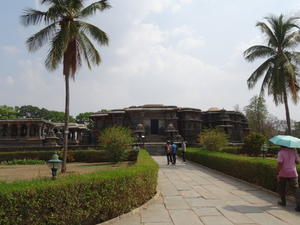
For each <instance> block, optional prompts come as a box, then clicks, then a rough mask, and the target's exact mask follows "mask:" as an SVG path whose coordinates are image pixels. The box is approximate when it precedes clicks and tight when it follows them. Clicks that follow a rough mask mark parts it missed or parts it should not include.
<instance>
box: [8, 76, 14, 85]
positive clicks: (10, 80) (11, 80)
mask: <svg viewBox="0 0 300 225" xmlns="http://www.w3.org/2000/svg"><path fill="white" fill-rule="evenodd" d="M6 83H7V84H13V83H14V79H13V78H12V77H11V76H7V77H6Z"/></svg>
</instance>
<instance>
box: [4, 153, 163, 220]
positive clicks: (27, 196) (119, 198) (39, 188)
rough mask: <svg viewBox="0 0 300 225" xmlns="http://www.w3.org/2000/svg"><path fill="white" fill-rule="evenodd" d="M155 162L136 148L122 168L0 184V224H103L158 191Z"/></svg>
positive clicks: (136, 205) (140, 203)
mask: <svg viewBox="0 0 300 225" xmlns="http://www.w3.org/2000/svg"><path fill="white" fill-rule="evenodd" d="M158 168H159V167H158V164H157V163H156V162H155V161H154V160H153V159H152V158H151V157H150V156H149V154H148V153H147V151H145V150H140V152H139V155H138V159H137V162H136V163H135V164H134V165H133V166H130V167H128V168H126V169H120V170H109V171H96V172H93V173H90V174H85V175H79V174H74V175H68V176H65V177H60V178H59V179H58V180H56V181H55V182H53V181H50V180H49V179H41V180H32V181H15V182H12V183H5V182H1V184H0V202H1V204H0V224H7V225H10V224H20V225H22V224H24V225H25V224H33V225H35V224H39V225H40V224H47V225H49V224H62V225H63V224H72V225H76V224H80V225H84V224H86V225H89V224H96V223H101V222H104V221H107V220H110V219H112V218H115V217H117V216H119V215H121V214H124V213H127V212H129V211H130V210H132V209H134V208H136V207H138V206H140V205H142V204H143V203H145V202H146V201H148V200H149V199H151V198H152V197H153V196H154V195H155V193H156V186H157V175H158Z"/></svg>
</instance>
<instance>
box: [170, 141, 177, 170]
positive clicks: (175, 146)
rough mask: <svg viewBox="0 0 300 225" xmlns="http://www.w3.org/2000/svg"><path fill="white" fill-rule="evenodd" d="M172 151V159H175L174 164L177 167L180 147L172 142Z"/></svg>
mask: <svg viewBox="0 0 300 225" xmlns="http://www.w3.org/2000/svg"><path fill="white" fill-rule="evenodd" d="M171 144H172V145H171V149H172V157H173V161H172V164H173V165H174V166H175V165H176V152H177V150H178V147H177V145H176V144H174V142H171Z"/></svg>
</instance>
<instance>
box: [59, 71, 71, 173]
mask: <svg viewBox="0 0 300 225" xmlns="http://www.w3.org/2000/svg"><path fill="white" fill-rule="evenodd" d="M69 81H70V79H69V75H65V84H66V105H65V128H64V153H63V163H62V167H61V172H62V173H65V172H66V171H67V153H68V139H69V114H70V107H69V105H70V86H69Z"/></svg>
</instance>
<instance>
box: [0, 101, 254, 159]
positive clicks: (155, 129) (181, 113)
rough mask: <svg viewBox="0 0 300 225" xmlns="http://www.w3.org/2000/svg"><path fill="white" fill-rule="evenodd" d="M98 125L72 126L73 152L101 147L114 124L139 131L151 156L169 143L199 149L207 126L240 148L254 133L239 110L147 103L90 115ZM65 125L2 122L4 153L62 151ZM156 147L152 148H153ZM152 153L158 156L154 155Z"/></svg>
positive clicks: (39, 121)
mask: <svg viewBox="0 0 300 225" xmlns="http://www.w3.org/2000/svg"><path fill="white" fill-rule="evenodd" d="M90 118H91V119H92V120H93V121H94V123H95V125H94V128H93V129H92V130H88V129H87V127H86V126H85V125H83V124H76V123H70V124H69V125H70V126H69V131H68V132H69V135H68V145H69V149H88V148H94V147H96V146H97V144H98V142H97V139H98V136H99V132H100V131H103V130H104V129H105V128H107V127H109V126H113V125H118V126H125V127H128V128H130V129H131V130H133V131H134V132H135V135H136V137H137V144H138V145H139V146H140V147H143V148H145V149H146V150H148V151H149V152H150V153H151V150H150V148H153V149H160V150H159V151H160V152H159V153H157V154H162V153H163V148H164V144H165V142H166V141H167V140H169V141H173V142H175V143H176V144H179V145H180V142H181V141H182V140H184V141H186V142H187V144H188V146H189V147H192V146H197V143H198V142H197V136H198V134H199V133H200V132H201V131H202V130H203V129H204V128H205V127H216V126H219V127H221V128H223V130H224V131H225V132H226V133H227V134H228V137H229V143H230V144H231V145H238V144H239V143H242V140H243V138H244V137H245V136H247V135H248V134H249V133H250V129H249V128H248V122H247V119H246V118H245V116H244V115H243V114H242V113H240V112H236V111H228V110H225V109H219V108H210V109H208V110H207V111H201V110H200V109H195V108H184V107H177V106H167V105H161V104H147V105H142V106H131V107H128V108H124V109H114V110H111V111H108V112H97V113H94V114H92V115H91V116H90ZM63 127H64V124H60V123H52V122H50V121H46V120H43V119H33V118H27V119H7V120H0V151H12V150H26V149H28V150H42V149H60V148H61V147H62V143H63V135H62V134H63V132H64V131H63V129H64V128H63ZM151 146H152V147H151ZM152 154H154V153H153V152H152Z"/></svg>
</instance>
